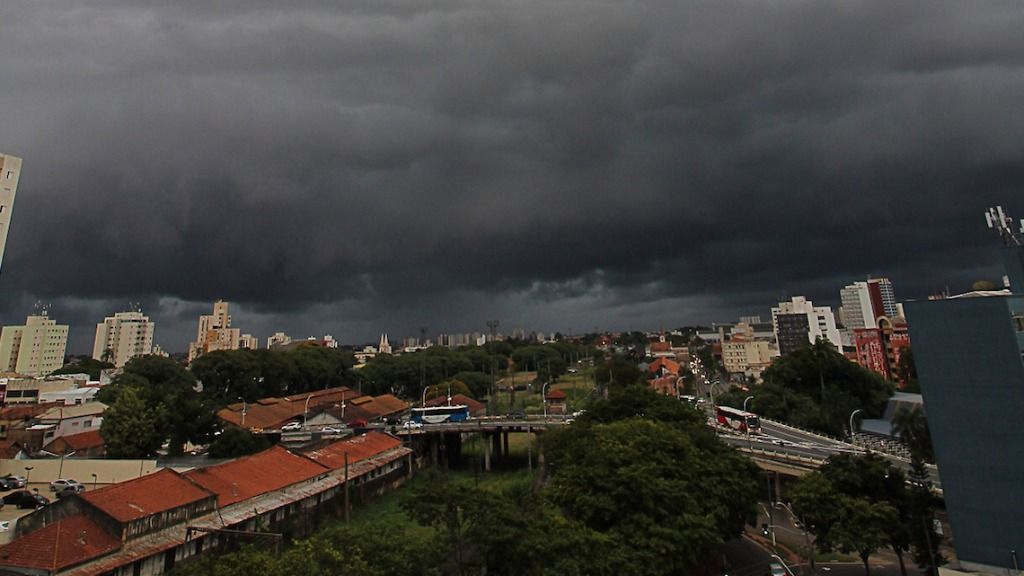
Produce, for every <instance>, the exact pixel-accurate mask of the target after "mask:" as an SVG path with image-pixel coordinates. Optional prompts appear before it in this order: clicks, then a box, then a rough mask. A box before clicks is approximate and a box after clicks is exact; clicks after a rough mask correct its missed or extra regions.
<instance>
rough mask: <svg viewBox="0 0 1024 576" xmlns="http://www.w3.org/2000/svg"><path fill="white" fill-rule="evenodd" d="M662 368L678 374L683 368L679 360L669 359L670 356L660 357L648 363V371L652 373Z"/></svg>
mask: <svg viewBox="0 0 1024 576" xmlns="http://www.w3.org/2000/svg"><path fill="white" fill-rule="evenodd" d="M661 368H664V369H665V372H668V373H669V374H675V375H677V376H678V375H679V371H680V370H681V369H682V365H680V364H679V362H676V361H675V360H669V359H668V358H658V359H657V360H655V361H654V362H651V363H650V364H648V365H647V371H648V372H650V373H652V374H653V373H655V372H657V371H658V370H659V369H661Z"/></svg>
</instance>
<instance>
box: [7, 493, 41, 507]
mask: <svg viewBox="0 0 1024 576" xmlns="http://www.w3.org/2000/svg"><path fill="white" fill-rule="evenodd" d="M49 503H50V500H49V499H48V498H46V497H45V496H43V495H41V494H38V493H36V492H29V491H28V490H18V491H15V492H11V493H10V494H8V495H6V496H4V504H14V505H15V506H17V507H18V508H41V507H43V506H46V505H47V504H49Z"/></svg>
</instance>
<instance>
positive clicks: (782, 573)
mask: <svg viewBox="0 0 1024 576" xmlns="http://www.w3.org/2000/svg"><path fill="white" fill-rule="evenodd" d="M768 571H769V573H770V574H771V576H789V572H788V571H787V570H786V569H785V568H783V567H782V564H779V563H778V562H771V563H769V564H768Z"/></svg>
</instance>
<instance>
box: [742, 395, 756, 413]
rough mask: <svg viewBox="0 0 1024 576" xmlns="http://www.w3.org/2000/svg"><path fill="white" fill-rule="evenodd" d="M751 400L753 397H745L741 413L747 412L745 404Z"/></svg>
mask: <svg viewBox="0 0 1024 576" xmlns="http://www.w3.org/2000/svg"><path fill="white" fill-rule="evenodd" d="M753 399H754V397H753V396H747V397H746V398H744V399H743V411H744V412H746V411H747V402H750V401H751V400H753Z"/></svg>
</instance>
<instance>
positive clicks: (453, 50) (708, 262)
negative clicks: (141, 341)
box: [0, 0, 1024, 349]
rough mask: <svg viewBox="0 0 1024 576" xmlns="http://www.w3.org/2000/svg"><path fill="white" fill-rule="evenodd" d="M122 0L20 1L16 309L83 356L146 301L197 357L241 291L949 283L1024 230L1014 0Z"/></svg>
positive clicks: (697, 317)
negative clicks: (220, 310) (1004, 214)
mask: <svg viewBox="0 0 1024 576" xmlns="http://www.w3.org/2000/svg"><path fill="white" fill-rule="evenodd" d="M118 4H119V3H117V2H110V1H104V2H99V1H92V2H90V1H83V2H77V3H73V4H61V3H40V2H33V1H29V0H16V1H10V2H4V3H3V4H2V5H0V110H2V111H3V113H2V116H0V151H5V152H9V153H13V154H16V155H19V156H22V157H23V158H24V159H25V164H24V172H23V176H22V183H21V189H20V192H19V198H18V202H17V206H16V210H15V222H14V224H13V225H12V229H11V236H10V240H9V246H8V253H7V256H6V259H5V261H4V270H3V275H2V277H0V319H2V320H4V321H6V322H14V321H17V320H19V319H20V318H21V317H23V316H24V315H25V313H26V312H27V311H28V310H27V308H26V307H27V306H29V305H30V303H31V302H32V301H34V300H35V299H43V300H48V301H52V302H54V314H55V315H57V316H58V317H59V318H61V319H64V320H67V321H70V322H72V323H74V324H75V327H74V328H73V333H74V332H76V331H77V333H78V335H79V336H78V338H79V340H78V348H79V349H84V348H86V347H88V345H89V343H90V341H91V337H92V332H91V329H90V328H88V324H89V323H95V322H96V321H98V320H99V319H100V318H101V317H102V316H103V315H106V314H109V313H111V312H113V311H115V310H118V309H121V308H123V307H124V306H125V305H126V303H127V302H128V301H142V302H143V303H144V304H145V305H146V307H147V310H148V311H150V312H151V313H152V314H153V315H154V316H156V317H157V320H158V321H159V322H161V324H160V328H158V338H157V340H158V341H164V342H166V345H167V347H169V348H171V349H182V348H183V347H184V343H185V341H186V338H187V336H188V335H189V333H190V332H191V330H192V329H193V323H194V315H195V314H196V313H197V312H198V311H199V310H201V309H203V308H206V307H207V306H208V302H209V301H211V300H213V299H215V298H217V297H223V298H226V299H229V300H231V301H233V302H239V303H240V304H241V306H242V309H243V310H244V311H245V312H246V314H247V315H248V320H249V322H250V328H251V329H252V330H254V331H256V332H257V333H260V334H261V335H263V336H265V335H266V333H268V332H270V331H273V330H275V329H287V330H289V331H293V332H297V333H303V332H308V333H314V332H323V331H333V332H335V333H336V334H339V335H341V337H342V338H343V339H344V340H348V341H352V340H353V339H356V340H360V339H365V338H369V337H371V335H373V334H374V333H376V332H379V331H381V330H389V331H391V332H398V333H402V332H408V333H412V332H413V331H414V330H415V327H416V326H419V325H427V326H430V327H431V328H432V331H434V330H441V329H448V330H474V329H476V330H482V329H483V326H482V325H483V321H484V320H485V319H487V318H490V317H499V318H502V319H503V325H506V326H508V327H512V326H520V325H522V326H525V327H528V328H529V327H537V328H545V329H558V330H563V331H564V330H567V329H569V328H573V327H575V328H576V329H578V330H583V329H592V328H593V327H594V326H600V327H607V328H629V327H633V328H641V327H650V328H656V327H660V326H666V327H671V326H674V325H678V324H682V323H685V322H693V321H707V320H710V319H713V318H718V319H727V318H728V317H730V316H731V315H733V314H735V313H737V312H739V311H752V310H753V311H757V310H764V309H766V308H767V307H768V306H770V305H771V304H772V303H773V302H775V301H777V298H778V297H779V296H781V295H782V294H784V293H789V294H794V293H806V294H808V295H810V296H812V297H816V298H819V299H833V300H834V299H835V298H836V295H837V292H838V288H839V287H840V286H841V285H842V283H844V282H848V281H850V280H852V279H855V278H856V277H861V276H863V275H865V274H868V273H875V274H887V275H889V276H891V277H892V278H893V279H894V281H895V282H896V283H897V292H898V295H899V296H905V297H911V296H921V295H923V294H925V293H927V292H929V291H932V290H935V289H940V288H942V287H943V286H945V285H946V284H952V285H954V286H960V285H962V284H964V283H966V282H968V281H970V280H973V279H976V278H978V277H992V276H994V275H996V274H997V273H998V269H997V263H998V256H997V255H996V254H995V252H994V251H993V250H992V247H993V245H994V240H993V239H991V238H990V237H988V236H986V234H985V231H984V230H983V223H982V221H981V212H982V211H983V210H984V209H985V208H986V207H987V206H988V205H990V204H996V203H998V204H1003V205H1004V206H1006V208H1007V209H1008V210H1009V211H1011V213H1013V214H1016V215H1018V217H1019V216H1024V200H1022V198H1024V197H1022V196H1021V194H1020V189H1021V184H1022V183H1024V157H1022V156H1024V152H1022V145H1021V142H1022V141H1024V138H1022V137H1024V113H1022V110H1024V109H1022V107H1021V105H1020V95H1021V94H1024V74H1022V63H1024V42H1021V41H1020V31H1021V30H1024V5H1021V4H1020V3H1019V2H1017V1H1006V2H977V3H973V2H972V3H964V2H953V1H948V2H942V1H936V2H927V3H923V2H922V3H917V2H911V3H892V2H888V1H863V2H819V1H793V0H786V1H781V0H780V1H770V0H764V1H729V2H721V1H717V0H715V1H712V0H707V1H686V2H679V1H665V2H657V1H651V2H620V1H615V2H612V1H607V2H602V1H593V0H588V1H581V0H567V1H561V2H558V1H555V2H552V1H550V0H545V1H533V0H521V1H514V2H508V1H502V2H499V1H487V0H484V1H480V0H443V1H434V2H429V3H425V2H405V1H397V0H393V1H386V0H385V1H382V0H374V1H369V0H367V1H351V2H343V3H339V2H315V1H306V2H291V3H286V4H282V3H277V2H258V1H245V2H242V1H238V2H215V3H210V2H174V3H164V4H167V5H166V6H165V5H162V4H160V3H140V2H121V3H120V5H118ZM199 303H202V304H199ZM723 315H724V318H723ZM236 318H237V320H238V321H239V323H243V322H242V320H243V318H242V317H241V316H239V315H236ZM79 325H81V326H82V328H81V329H79V328H78V326H79ZM243 327H245V326H243ZM162 331H166V337H165V338H161V337H160V334H159V332H162ZM296 335H298V334H296ZM82 342H85V344H84V345H83V344H82Z"/></svg>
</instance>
